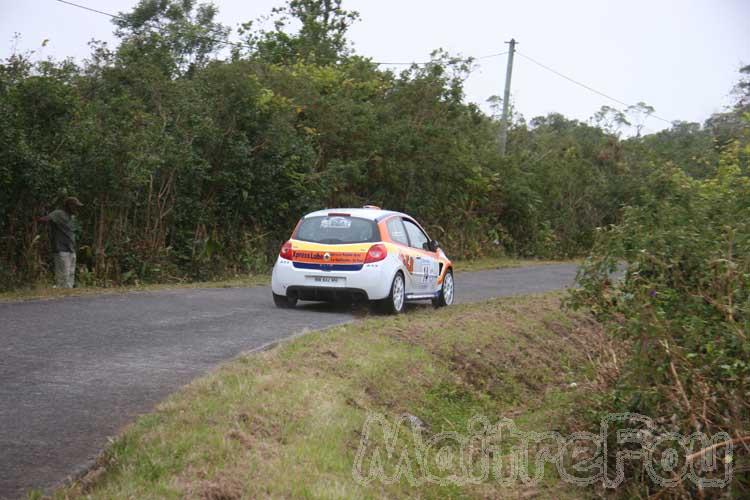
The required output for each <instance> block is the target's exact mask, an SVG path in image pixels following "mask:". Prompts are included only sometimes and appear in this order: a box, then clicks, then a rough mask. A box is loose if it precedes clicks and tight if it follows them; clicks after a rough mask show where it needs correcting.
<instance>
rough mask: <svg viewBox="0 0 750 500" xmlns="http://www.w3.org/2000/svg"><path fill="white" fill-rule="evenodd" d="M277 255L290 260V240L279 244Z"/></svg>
mask: <svg viewBox="0 0 750 500" xmlns="http://www.w3.org/2000/svg"><path fill="white" fill-rule="evenodd" d="M279 256H280V257H281V258H282V259H287V260H292V242H291V241H287V242H286V243H284V244H283V245H281V250H280V251H279Z"/></svg>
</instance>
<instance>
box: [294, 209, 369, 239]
mask: <svg viewBox="0 0 750 500" xmlns="http://www.w3.org/2000/svg"><path fill="white" fill-rule="evenodd" d="M294 238H295V239H298V240H302V241H309V242H312V243H325V244H332V245H335V244H341V243H365V242H375V241H380V233H379V231H378V226H377V224H376V223H375V222H374V221H371V220H368V219H360V218H358V217H348V216H340V215H334V216H319V217H307V218H305V219H302V222H301V223H300V225H299V228H298V229H297V234H296V235H295V236H294Z"/></svg>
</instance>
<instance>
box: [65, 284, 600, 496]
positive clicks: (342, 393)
mask: <svg viewBox="0 0 750 500" xmlns="http://www.w3.org/2000/svg"><path fill="white" fill-rule="evenodd" d="M559 302H560V295H559V294H547V295H540V296H529V297H525V298H513V299H501V300H493V301H490V302H487V303H481V304H474V305H461V306H455V307H451V308H447V309H442V310H439V311H434V310H432V308H428V307H419V308H416V309H417V310H412V311H410V313H409V314H408V315H407V316H401V317H388V318H382V317H374V318H367V319H365V320H363V321H360V322H357V323H353V324H349V325H346V326H340V327H335V328H332V329H330V330H328V331H324V332H315V333H310V334H307V335H304V336H303V337H299V338H297V339H295V340H292V341H290V342H288V343H286V344H282V345H281V346H280V347H277V348H274V349H272V350H270V351H266V352H262V353H258V354H254V355H247V356H242V357H240V358H239V359H237V360H235V361H233V362H231V363H229V364H227V365H224V366H223V367H221V368H220V369H219V370H218V371H216V372H215V373H213V374H211V375H209V376H207V377H204V378H202V379H200V380H197V381H195V382H193V383H192V384H190V385H189V386H187V387H186V388H185V389H183V390H182V391H180V392H179V393H178V394H176V395H174V396H172V397H170V398H169V399H168V400H167V401H165V402H163V403H162V404H160V405H159V407H158V408H157V410H156V411H155V412H154V413H152V414H149V415H145V416H143V417H141V418H139V419H138V420H137V421H136V422H135V423H134V424H133V425H132V426H131V427H130V428H128V429H127V430H126V431H125V432H124V434H122V435H121V436H119V437H118V438H117V439H116V440H115V441H114V442H113V443H112V445H111V446H110V448H109V449H108V450H107V451H106V452H105V453H104V454H103V455H102V456H101V457H100V458H99V460H98V463H97V467H96V468H94V469H92V470H91V471H90V472H89V473H88V475H87V476H85V477H84V478H82V479H81V480H79V481H77V482H76V483H74V484H73V485H72V486H71V487H69V488H66V489H64V490H61V491H58V492H57V493H56V496H59V497H60V498H63V497H65V498H77V497H79V496H88V497H91V498H115V497H117V498H122V497H128V498H130V497H133V498H135V497H137V498H172V497H173V498H183V497H201V498H204V497H208V498H240V497H243V498H244V497H247V498H252V497H258V496H270V497H295V498H296V497H317V498H331V497H338V498H382V497H384V496H386V497H414V496H419V497H422V498H446V497H453V496H456V495H459V494H460V495H462V496H468V497H480V498H488V497H492V498H497V497H499V496H503V497H509V498H518V497H519V496H534V495H539V496H542V497H555V498H581V497H582V496H586V495H587V494H588V493H587V491H586V490H585V489H581V488H579V487H576V486H572V485H569V484H567V483H563V482H562V481H560V480H559V477H558V476H557V473H556V471H555V469H554V468H553V467H549V466H548V467H547V468H546V469H545V473H544V474H542V473H541V472H540V476H541V477H542V481H541V482H540V483H539V484H538V485H529V484H524V483H523V482H522V481H521V480H520V479H519V480H517V481H511V482H510V484H501V482H500V481H499V480H498V479H495V478H488V479H487V480H486V481H484V482H481V483H480V484H473V485H468V486H461V487H458V486H456V485H449V484H447V485H442V486H441V485H439V484H432V483H427V484H424V485H421V486H413V485H410V484H409V482H408V481H407V479H406V478H405V477H404V478H402V480H400V481H398V482H396V483H395V484H383V483H382V482H380V481H373V482H370V483H369V484H366V485H361V484H358V483H357V481H356V480H355V478H354V476H353V473H352V470H353V467H354V465H355V460H356V456H357V452H358V448H359V445H360V441H361V439H362V431H363V430H364V424H365V421H366V419H367V416H368V414H370V413H372V412H377V413H380V414H383V415H385V416H386V418H387V419H388V421H389V422H391V421H392V422H394V423H395V422H396V421H397V419H398V418H399V417H401V416H403V415H405V414H408V415H411V416H413V417H416V418H418V419H419V420H420V421H421V424H419V425H420V426H422V427H423V428H424V437H425V440H427V439H429V438H430V436H434V435H436V434H438V433H440V432H443V431H456V432H459V433H461V434H468V433H469V432H468V430H467V424H468V423H469V420H470V419H471V418H472V417H473V416H475V415H484V416H486V417H487V418H488V419H490V420H491V421H492V422H493V423H494V421H495V420H497V419H499V418H501V417H507V418H512V419H513V420H514V421H515V423H516V425H517V426H518V428H519V429H521V430H537V431H546V430H549V429H559V430H561V431H564V430H566V429H572V428H575V427H576V426H577V425H579V424H580V423H581V421H580V419H579V417H578V414H579V410H578V407H579V406H581V405H583V404H585V403H586V401H587V400H588V399H589V398H590V397H591V396H592V395H593V394H595V393H596V392H597V391H599V390H601V389H602V388H603V387H604V386H606V382H605V381H603V380H601V379H600V378H598V376H597V372H596V370H595V369H594V363H596V362H597V360H598V359H599V357H600V354H602V353H605V352H606V353H607V356H609V351H608V350H606V347H607V346H609V343H608V341H607V340H606V338H604V334H603V332H602V330H601V328H599V327H598V325H596V323H594V322H593V321H591V320H590V319H587V317H586V316H585V315H582V314H573V315H568V314H564V313H562V312H561V311H560V308H559ZM409 429H410V428H409V426H408V425H407V426H406V427H405V428H404V429H402V432H401V433H400V435H399V437H398V439H399V441H398V445H397V446H398V448H397V449H401V446H409V447H410V440H411V437H410V430H409ZM370 437H371V439H372V440H371V441H368V444H369V445H371V446H373V447H376V446H383V445H384V436H383V434H382V433H381V432H377V431H375V432H372V433H371V434H370ZM517 444H518V442H517V441H516V440H515V438H513V437H511V436H504V438H503V441H502V446H503V448H502V449H503V451H507V450H508V449H510V448H511V446H514V445H517ZM410 448H411V450H412V451H414V449H413V447H410ZM383 457H384V460H386V461H388V463H384V466H385V470H386V471H387V473H389V474H391V473H393V469H394V468H395V467H394V466H395V464H396V459H395V458H393V459H392V460H388V458H387V457H385V455H384V456H383ZM412 458H414V457H413V456H412ZM433 459H435V460H436V459H437V458H436V457H432V456H431V457H430V458H429V459H428V460H433ZM481 459H482V457H481V456H475V457H473V458H472V460H476V461H480V460H481ZM506 465H507V463H506ZM366 470H367V469H365V472H366ZM458 472H459V471H458V470H457V467H456V464H455V463H454V466H453V467H449V469H448V470H445V471H443V474H444V475H443V476H442V477H447V476H448V475H449V474H450V473H458ZM530 473H532V474H533V473H534V472H533V470H532V471H531V472H530ZM415 475H419V472H418V471H416V470H415ZM300 478H304V480H300Z"/></svg>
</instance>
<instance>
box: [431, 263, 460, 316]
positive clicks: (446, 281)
mask: <svg viewBox="0 0 750 500" xmlns="http://www.w3.org/2000/svg"><path fill="white" fill-rule="evenodd" d="M455 291H456V289H455V285H454V283H453V271H451V270H450V269H448V271H447V272H446V273H445V277H444V278H443V286H441V287H440V292H438V296H437V297H436V298H434V299H432V305H433V306H435V307H445V306H449V305H451V304H453V294H454V293H455Z"/></svg>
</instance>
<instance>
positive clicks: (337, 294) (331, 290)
mask: <svg viewBox="0 0 750 500" xmlns="http://www.w3.org/2000/svg"><path fill="white" fill-rule="evenodd" d="M286 294H287V296H289V297H292V298H295V299H299V300H316V301H323V302H338V301H342V302H343V301H347V302H349V301H351V302H355V301H360V300H361V301H364V300H370V297H368V296H367V292H366V291H365V290H362V289H361V288H347V287H330V286H327V287H326V286H294V285H293V286H289V287H287V288H286Z"/></svg>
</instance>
